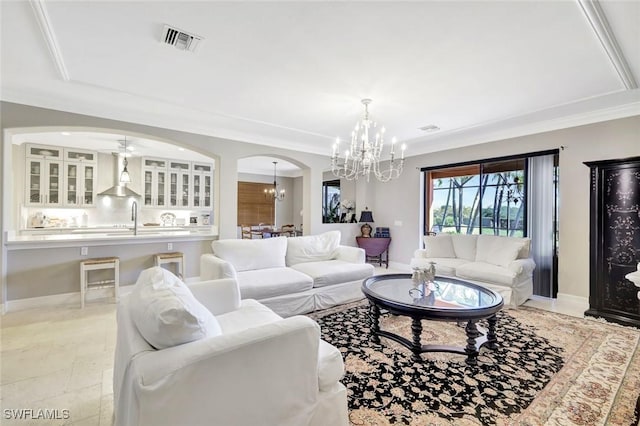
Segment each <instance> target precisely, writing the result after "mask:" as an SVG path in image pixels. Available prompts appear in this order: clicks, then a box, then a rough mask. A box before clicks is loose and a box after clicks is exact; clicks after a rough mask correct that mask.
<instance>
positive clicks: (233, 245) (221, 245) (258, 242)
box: [211, 237, 287, 272]
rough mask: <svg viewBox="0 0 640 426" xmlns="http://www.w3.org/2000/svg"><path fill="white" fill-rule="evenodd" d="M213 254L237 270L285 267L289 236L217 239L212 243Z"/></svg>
mask: <svg viewBox="0 0 640 426" xmlns="http://www.w3.org/2000/svg"><path fill="white" fill-rule="evenodd" d="M211 247H212V248H213V254H215V255H216V256H217V257H219V258H220V259H222V260H226V261H227V262H229V263H231V264H232V265H233V267H234V268H235V269H236V271H237V272H241V271H251V270H254V269H265V268H283V267H284V266H285V263H284V258H285V254H286V253H287V238H286V237H277V238H264V239H255V240H217V241H213V242H212V243H211Z"/></svg>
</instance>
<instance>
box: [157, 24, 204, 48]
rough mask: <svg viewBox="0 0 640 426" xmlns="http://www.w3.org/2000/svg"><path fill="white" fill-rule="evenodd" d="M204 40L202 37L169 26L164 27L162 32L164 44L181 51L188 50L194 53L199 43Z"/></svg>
mask: <svg viewBox="0 0 640 426" xmlns="http://www.w3.org/2000/svg"><path fill="white" fill-rule="evenodd" d="M201 40H202V37H200V36H197V35H195V34H189V33H187V32H185V31H182V30H179V29H177V28H175V27H170V26H169V25H165V26H164V30H163V31H162V42H163V43H165V44H168V45H170V46H174V47H175V48H176V49H179V50H187V51H189V52H193V51H195V50H196V47H198V43H200V41H201Z"/></svg>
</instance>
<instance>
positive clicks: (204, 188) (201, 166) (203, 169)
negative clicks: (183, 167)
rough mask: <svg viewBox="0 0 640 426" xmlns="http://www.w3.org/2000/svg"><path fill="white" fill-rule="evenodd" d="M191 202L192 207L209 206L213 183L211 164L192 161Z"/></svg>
mask: <svg viewBox="0 0 640 426" xmlns="http://www.w3.org/2000/svg"><path fill="white" fill-rule="evenodd" d="M192 166H193V173H192V174H193V203H192V207H194V208H210V207H211V205H212V198H211V189H212V184H213V174H212V172H213V165H212V164H205V163H193V164H192Z"/></svg>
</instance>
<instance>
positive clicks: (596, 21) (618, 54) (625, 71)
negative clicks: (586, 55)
mask: <svg viewBox="0 0 640 426" xmlns="http://www.w3.org/2000/svg"><path fill="white" fill-rule="evenodd" d="M578 4H580V8H581V9H582V12H583V13H584V15H585V17H586V18H587V21H589V24H591V28H592V29H593V31H594V32H595V33H596V36H598V39H599V40H600V43H601V44H602V47H603V48H604V50H605V52H606V53H607V56H608V57H609V60H610V61H611V64H612V65H613V67H614V68H615V69H616V71H617V73H618V76H619V77H620V80H622V84H624V86H625V87H626V88H627V90H632V89H637V88H638V83H637V82H636V79H635V78H634V76H633V73H632V72H631V68H629V64H628V63H627V60H626V58H625V56H624V54H623V53H622V50H621V49H620V46H619V45H618V42H617V41H616V38H615V36H614V35H613V31H611V26H610V25H609V22H608V21H607V17H606V16H605V14H604V11H603V10H602V7H601V6H600V3H599V2H598V0H578Z"/></svg>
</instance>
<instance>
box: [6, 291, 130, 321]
mask: <svg viewBox="0 0 640 426" xmlns="http://www.w3.org/2000/svg"><path fill="white" fill-rule="evenodd" d="M131 288H132V285H121V286H120V295H121V296H123V295H125V294H128V293H130V292H131ZM108 298H111V299H112V298H113V289H112V288H97V289H94V290H91V291H88V292H87V299H86V301H87V302H91V301H94V300H98V299H108ZM60 306H76V307H78V308H79V307H80V292H79V291H77V292H73V293H63V294H52V295H50V296H38V297H29V298H25V299H16V300H8V301H6V302H5V303H4V304H3V306H2V313H3V314H5V313H8V312H15V311H23V310H25V309H34V308H51V307H60Z"/></svg>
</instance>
